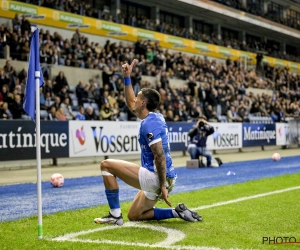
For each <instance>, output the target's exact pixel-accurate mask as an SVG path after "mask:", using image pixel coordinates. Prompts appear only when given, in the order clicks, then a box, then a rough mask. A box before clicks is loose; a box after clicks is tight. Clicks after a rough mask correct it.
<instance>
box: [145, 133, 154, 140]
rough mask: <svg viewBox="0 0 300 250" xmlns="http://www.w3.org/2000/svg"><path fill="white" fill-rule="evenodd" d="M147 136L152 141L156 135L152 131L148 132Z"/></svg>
mask: <svg viewBox="0 0 300 250" xmlns="http://www.w3.org/2000/svg"><path fill="white" fill-rule="evenodd" d="M147 137H148V140H149V141H152V140H153V139H154V135H153V134H152V133H148V134H147Z"/></svg>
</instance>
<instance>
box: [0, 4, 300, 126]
mask: <svg viewBox="0 0 300 250" xmlns="http://www.w3.org/2000/svg"><path fill="white" fill-rule="evenodd" d="M27 2H28V1H27ZM30 2H31V3H34V4H38V5H41V6H44V7H49V8H56V9H60V10H64V11H69V12H72V13H77V14H81V15H87V16H92V17H95V18H101V19H105V20H108V21H114V22H119V23H124V24H128V25H132V26H137V27H141V28H147V29H150V30H155V31H159V32H163V33H168V34H173V35H177V36H184V37H187V38H192V39H195V40H201V41H205V42H209V43H215V44H218V45H225V46H228V45H229V44H227V43H230V45H229V46H231V47H232V48H237V49H242V50H248V51H251V48H252V47H253V46H254V47H255V46H260V48H259V50H265V51H266V53H267V54H270V55H273V56H274V53H273V52H274V50H276V51H277V52H276V53H277V54H276V55H277V56H278V58H281V57H280V53H281V52H280V50H279V49H278V48H276V44H275V45H274V44H273V45H274V46H273V45H270V44H263V43H259V42H257V41H256V42H255V43H254V44H247V45H245V44H240V43H239V41H238V40H234V39H233V40H232V39H229V40H228V39H227V40H226V39H223V40H222V41H220V40H218V39H214V37H213V34H210V35H208V34H206V38H205V39H203V37H205V34H200V36H198V35H197V31H195V30H194V31H195V33H194V34H188V36H186V35H185V34H186V32H183V31H182V30H180V29H179V31H178V32H179V33H177V31H176V32H175V31H174V29H175V27H174V25H173V26H172V25H171V24H169V23H164V22H162V23H161V24H159V25H155V22H153V21H151V20H149V19H147V18H146V17H143V16H142V17H133V16H124V15H122V13H121V14H120V15H119V18H118V19H116V18H113V17H112V16H108V15H106V14H105V12H104V11H99V10H97V9H94V8H93V7H92V6H93V5H92V4H90V3H83V2H79V1H58V0H53V1H51V0H48V1H46V0H44V1H30ZM217 2H222V3H224V4H226V5H229V6H231V7H234V8H237V9H240V10H243V5H241V2H242V1H238V0H235V1H217ZM244 11H247V12H250V13H252V14H254V15H262V13H260V12H256V13H253V9H251V8H249V9H247V10H244ZM266 18H270V19H272V15H267V16H266ZM133 19H134V21H133ZM275 21H276V20H275ZM277 21H279V22H281V23H283V24H284V25H288V26H291V25H293V28H296V29H299V26H297V25H296V26H295V24H293V23H291V22H289V20H288V19H285V20H281V19H280V20H277ZM162 26H163V28H162ZM176 29H177V28H176ZM174 32H175V34H174ZM30 35H31V29H30V22H29V20H28V19H26V17H25V16H24V15H23V16H19V15H18V14H16V15H15V18H13V19H12V20H11V25H5V24H2V25H1V27H0V37H1V42H2V48H3V46H4V45H9V46H10V55H11V59H12V60H7V61H6V64H5V65H3V66H2V65H0V119H24V118H26V116H25V114H24V112H23V104H22V101H23V97H24V89H25V85H26V77H27V69H23V70H21V71H20V72H17V71H16V70H15V68H14V65H13V64H14V60H20V61H27V60H28V55H29V51H30ZM4 38H5V39H4ZM39 40H40V45H41V46H40V62H41V65H42V71H43V75H44V79H45V84H44V86H43V87H42V88H41V90H40V100H41V103H40V107H41V110H42V111H41V116H42V118H43V119H45V120H62V121H64V120H75V119H78V120H110V121H116V120H122V121H123V120H135V119H136V118H135V116H134V115H133V114H132V113H131V112H130V111H129V110H128V109H127V107H126V105H125V99H124V87H123V79H122V76H121V74H120V72H121V65H122V64H124V63H126V62H128V63H130V62H131V61H132V60H133V59H134V58H137V59H138V60H139V63H138V65H137V66H136V67H135V68H134V71H133V73H132V76H131V80H132V86H133V89H134V92H135V94H137V93H138V92H139V91H140V89H141V88H143V87H151V88H155V89H157V90H158V91H159V92H160V94H161V97H162V99H161V105H160V106H159V110H158V112H161V113H162V114H163V115H164V116H165V118H166V121H194V120H195V119H196V118H197V117H198V116H199V115H205V116H206V117H207V118H208V121H211V122H226V121H228V122H250V120H251V118H252V117H267V118H269V121H270V122H279V121H280V122H282V121H286V120H287V119H288V118H294V117H299V114H300V84H299V82H300V76H299V75H296V74H293V73H291V72H290V71H289V69H287V68H284V67H271V66H270V65H268V64H264V63H262V60H259V62H258V63H257V65H256V67H252V68H248V69H245V68H244V67H243V66H242V65H240V62H239V61H232V60H231V59H230V58H229V57H228V58H227V60H226V61H224V62H219V61H216V60H213V59H209V58H206V57H205V56H200V55H187V54H184V53H181V52H170V51H168V50H166V49H162V48H161V47H160V44H159V42H155V41H148V40H139V41H138V42H136V43H135V44H127V43H124V42H122V41H120V42H118V43H117V42H111V41H110V40H107V41H106V42H105V43H104V44H101V43H98V42H95V41H89V39H88V38H87V37H86V36H85V35H84V34H82V33H81V32H80V30H79V29H77V30H76V31H75V32H74V34H73V36H72V38H71V39H68V38H65V37H64V36H63V35H62V34H59V33H58V32H54V33H50V31H49V30H44V29H41V30H40V37H39ZM220 43H221V44H220ZM222 43H223V44H222ZM269 45H270V46H269ZM243 46H244V47H243ZM255 51H257V48H256V49H255ZM1 53H3V49H2V50H1V48H0V58H1ZM2 57H3V56H2ZM293 59H294V60H296V59H297V60H298V57H297V55H294V57H293ZM48 65H63V66H69V67H75V68H76V67H77V68H85V69H98V70H101V71H102V77H101V78H98V79H96V78H92V79H78V82H69V81H68V79H67V77H66V76H65V75H64V72H60V73H59V74H58V75H55V76H53V75H50V73H49V68H48ZM143 76H152V77H156V79H157V81H156V83H155V84H152V83H150V82H148V81H146V80H143ZM170 79H181V80H184V81H185V84H184V85H183V86H180V87H172V86H171V85H170V82H169V80H170ZM249 88H259V89H267V90H272V91H273V94H272V95H267V94H254V93H252V92H251V91H250V92H248V93H246V89H249Z"/></svg>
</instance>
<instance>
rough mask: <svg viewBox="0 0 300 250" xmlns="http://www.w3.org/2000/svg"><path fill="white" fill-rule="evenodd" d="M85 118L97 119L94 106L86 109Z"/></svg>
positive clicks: (89, 119)
mask: <svg viewBox="0 0 300 250" xmlns="http://www.w3.org/2000/svg"><path fill="white" fill-rule="evenodd" d="M85 119H86V120H88V121H95V120H97V116H96V114H95V111H94V109H93V107H92V106H88V107H87V109H86V111H85Z"/></svg>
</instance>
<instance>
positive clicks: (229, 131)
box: [207, 123, 243, 150]
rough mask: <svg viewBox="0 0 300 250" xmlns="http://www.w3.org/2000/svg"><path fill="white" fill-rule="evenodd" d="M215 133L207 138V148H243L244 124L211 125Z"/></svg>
mask: <svg viewBox="0 0 300 250" xmlns="http://www.w3.org/2000/svg"><path fill="white" fill-rule="evenodd" d="M209 124H210V125H212V126H213V127H214V129H215V132H214V133H213V134H212V135H210V136H208V138H207V148H208V149H210V150H214V149H231V148H242V147H243V145H242V123H209Z"/></svg>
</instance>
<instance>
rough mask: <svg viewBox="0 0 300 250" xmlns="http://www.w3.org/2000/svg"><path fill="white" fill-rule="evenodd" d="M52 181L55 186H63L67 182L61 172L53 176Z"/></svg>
mask: <svg viewBox="0 0 300 250" xmlns="http://www.w3.org/2000/svg"><path fill="white" fill-rule="evenodd" d="M50 183H51V185H52V186H53V187H62V186H63V185H64V183H65V179H64V177H63V176H62V175H61V174H59V173H55V174H53V175H52V176H51V178H50Z"/></svg>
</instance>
